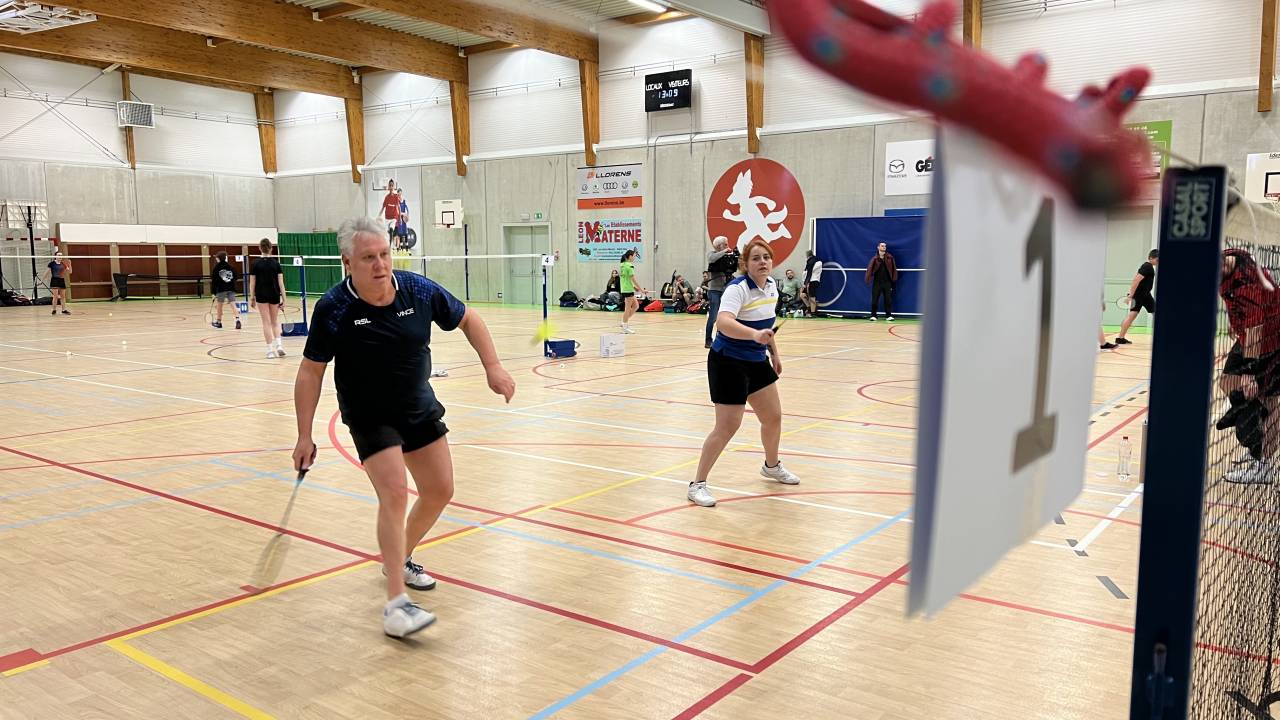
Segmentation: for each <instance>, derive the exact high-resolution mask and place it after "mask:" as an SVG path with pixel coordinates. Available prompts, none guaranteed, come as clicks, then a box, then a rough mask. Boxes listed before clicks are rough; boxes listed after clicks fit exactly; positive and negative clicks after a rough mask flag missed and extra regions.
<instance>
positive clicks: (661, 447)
mask: <svg viewBox="0 0 1280 720" xmlns="http://www.w3.org/2000/svg"><path fill="white" fill-rule="evenodd" d="M450 445H451V446H453V447H493V446H499V447H501V446H519V447H525V446H528V447H602V448H629V449H633V450H634V449H636V448H644V449H654V450H701V449H702V447H701V446H699V445H657V444H649V443H600V442H484V441H474V442H454V443H450ZM731 452H753V453H758V452H760V451H759V450H758V449H756V448H734V449H733V450H732V451H731ZM783 454H784V455H786V456H787V457H807V458H819V459H822V460H845V461H848V462H862V463H870V464H873V465H894V466H897V467H906V468H913V467H915V464H914V463H905V462H898V461H897V460H874V459H872V458H857V457H849V456H847V455H827V454H825V453H808V452H794V451H790V450H789V451H787V452H784V453H783Z"/></svg>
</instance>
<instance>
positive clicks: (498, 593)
mask: <svg viewBox="0 0 1280 720" xmlns="http://www.w3.org/2000/svg"><path fill="white" fill-rule="evenodd" d="M432 574H433V575H434V576H435V577H436V578H437V579H439V580H443V581H445V582H447V583H450V584H453V585H458V586H460V587H464V588H467V589H469V590H475V591H476V592H480V593H484V594H486V595H492V596H494V597H498V598H502V599H503V600H510V601H511V602H514V603H518V604H520V605H525V606H527V607H531V608H535V609H537V610H544V611H546V612H549V613H552V614H554V615H559V616H561V617H565V618H569V619H570V620H577V621H578V622H581V623H585V624H587V625H593V626H595V627H598V628H604V629H605V630H612V631H613V632H616V633H619V634H621V635H626V636H628V637H633V638H636V639H637V640H643V641H645V642H647V643H652V644H654V645H662V646H664V647H668V648H671V649H672V650H676V651H678V652H682V653H685V654H688V655H693V656H694V657H700V658H702V659H704V660H710V661H712V662H714V663H718V664H720V665H725V666H727V667H731V668H734V669H736V670H747V669H749V668H750V667H751V666H750V665H748V664H747V663H744V662H742V661H740V660H734V659H732V658H727V657H724V656H723V655H717V654H715V653H712V652H707V651H706V650H700V649H698V648H695V647H692V646H690V645H685V644H684V643H679V642H676V641H674V640H667V639H666V638H661V637H658V636H656V635H650V634H649V633H646V632H641V631H639V630H633V629H631V628H628V627H623V626H621V625H617V624H615V623H611V622H608V621H607V620H600V619H597V618H593V617H589V616H587V615H583V614H582V613H578V612H574V611H572V610H566V609H564V608H560V607H556V606H554V605H548V604H546V603H544V602H539V601H537V600H531V599H529V598H524V597H520V596H519V595H512V594H511V593H508V592H503V591H502V590H495V589H493V588H489V587H485V586H483V585H477V584H476V583H472V582H468V581H466V580H462V579H459V578H454V577H449V576H447V575H441V574H439V573H432Z"/></svg>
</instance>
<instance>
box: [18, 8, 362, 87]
mask: <svg viewBox="0 0 1280 720" xmlns="http://www.w3.org/2000/svg"><path fill="white" fill-rule="evenodd" d="M169 7H171V8H174V7H178V5H170V6H169ZM0 48H16V49H19V50H32V51H36V52H45V53H51V54H54V55H64V56H72V57H77V58H81V59H84V60H96V61H98V62H103V63H120V64H121V65H128V66H129V67H131V68H135V69H136V68H146V69H148V70H154V71H158V72H165V73H178V74H181V75H194V76H196V77H201V78H208V79H211V80H219V81H223V82H233V83H239V84H242V85H244V84H247V85H252V86H255V87H257V88H281V89H285V90H297V91H299V92H309V93H317V94H320V95H330V96H335V97H360V86H359V85H358V84H356V83H355V82H354V80H353V79H352V77H351V71H350V70H349V69H348V68H346V67H343V66H341V65H334V64H332V63H327V62H322V61H320V60H311V59H308V58H300V57H294V56H292V55H285V54H283V53H278V52H272V51H271V50H264V49H262V48H256V47H251V46H248V45H227V46H224V47H220V48H217V49H216V50H215V49H211V48H209V47H207V46H206V45H205V39H204V37H203V36H201V35H192V34H190V33H183V32H178V31H176V30H166V29H163V28H157V27H152V26H150V25H143V24H141V23H132V22H126V21H123V20H116V19H111V18H105V17H100V18H98V20H97V22H91V23H84V24H81V25H73V26H70V27H64V28H58V29H56V30H45V31H42V32H38V33H31V34H29V35H18V34H17V33H0Z"/></svg>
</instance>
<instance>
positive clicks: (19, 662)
mask: <svg viewBox="0 0 1280 720" xmlns="http://www.w3.org/2000/svg"><path fill="white" fill-rule="evenodd" d="M540 507H542V506H541V505H534V506H533V507H530V508H526V509H524V510H521V511H520V512H530V511H532V510H536V509H538V508H540ZM499 520H502V518H501V517H493V518H490V519H488V520H486V521H484V522H483V523H481V524H483V525H488V524H491V523H495V522H498V521H499ZM467 530H470V528H462V529H460V530H454V531H452V532H447V533H443V534H441V535H435V536H430V537H427V538H424V539H423V541H422V544H426V543H430V542H436V541H439V540H443V539H444V538H447V537H449V536H451V535H457V534H458V533H463V532H466V531H467ZM379 561H380V560H379ZM364 562H367V561H366V560H363V559H356V560H351V561H349V562H345V563H343V564H341V565H337V566H334V567H331V568H326V569H324V570H317V571H315V572H313V573H308V574H306V575H302V576H300V577H296V578H293V579H292V580H286V581H284V582H279V583H276V584H274V585H269V586H267V587H264V588H252V587H251V586H242V589H244V590H245V592H244V593H242V594H240V595H235V596H232V597H228V598H224V599H222V600H216V601H214V602H211V603H208V604H206V605H201V606H200V607H197V608H192V609H190V610H183V611H182V612H180V613H175V614H173V615H168V616H166V617H162V618H157V619H155V620H151V621H150V622H146V623H143V624H141V625H135V626H133V627H129V628H125V629H123V630H117V631H115V632H112V633H108V634H106V635H102V636H99V637H96V638H92V639H89V640H84V641H81V642H78V643H75V644H74V645H68V646H66V647H62V648H58V649H57V650H50V651H49V652H46V653H42V652H39V651H37V650H33V649H30V648H28V649H26V650H20V651H18V652H15V653H10V654H9V655H4V656H0V672H4V671H6V670H11V669H13V668H15V667H21V666H23V665H28V664H30V663H33V662H37V661H39V660H48V659H49V658H53V657H57V656H58V655H65V654H67V653H70V652H75V651H76V650H82V649H84V648H87V647H91V646H93V645H99V644H101V643H104V642H107V641H108V640H114V639H116V638H118V637H123V636H125V635H131V634H133V633H136V632H139V631H141V630H146V629H148V628H153V627H155V626H157V625H164V624H165V623H169V622H173V621H174V620H181V619H182V618H185V617H190V616H192V615H196V614H198V613H202V612H205V611H206V610H213V609H215V608H219V607H223V606H224V605H230V604H231V603H234V602H238V601H240V600H243V599H245V598H246V597H249V596H252V595H258V594H260V593H264V592H267V591H269V590H278V589H281V588H287V587H291V586H293V585H297V584H299V583H302V582H306V581H307V580H311V579H313V578H317V577H320V576H323V575H329V574H332V573H335V572H338V571H340V570H345V569H347V568H349V567H353V566H355V565H359V564H361V563H364Z"/></svg>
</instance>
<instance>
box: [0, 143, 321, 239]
mask: <svg viewBox="0 0 1280 720" xmlns="http://www.w3.org/2000/svg"><path fill="white" fill-rule="evenodd" d="M306 180H307V181H308V182H310V180H311V179H310V178H306ZM0 198H2V199H22V200H42V201H45V202H47V203H48V204H49V220H50V222H51V223H53V224H54V227H55V228H56V224H57V223H60V222H67V223H117V224H146V225H206V226H220V227H273V226H275V224H276V220H275V201H274V189H273V187H272V181H271V180H268V179H267V178H254V177H245V176H238V175H219V174H214V173H199V172H183V171H169V170H137V171H133V170H129V169H127V168H113V167H103V166H99V165H69V164H63V163H53V162H34V161H25V160H2V159H0ZM295 205H296V204H291V205H290V206H291V207H293V206H295ZM308 229H309V228H308Z"/></svg>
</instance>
